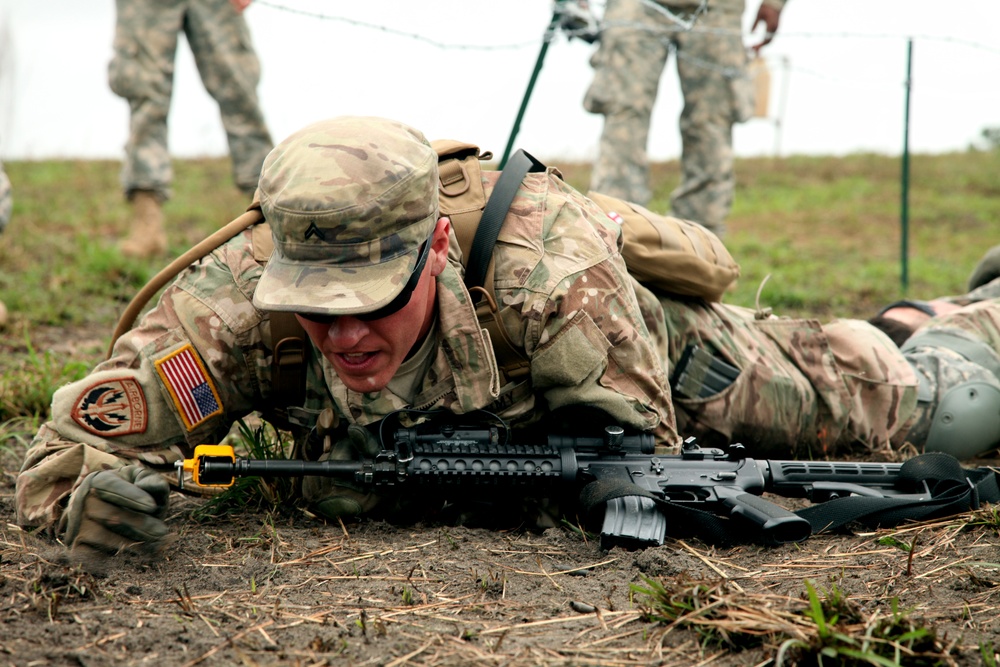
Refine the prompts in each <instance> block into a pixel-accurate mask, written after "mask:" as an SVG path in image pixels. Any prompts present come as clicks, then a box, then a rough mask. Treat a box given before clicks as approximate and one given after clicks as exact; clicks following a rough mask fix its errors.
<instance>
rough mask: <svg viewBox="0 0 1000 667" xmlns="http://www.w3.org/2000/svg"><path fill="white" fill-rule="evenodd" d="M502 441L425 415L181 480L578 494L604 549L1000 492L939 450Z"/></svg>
mask: <svg viewBox="0 0 1000 667" xmlns="http://www.w3.org/2000/svg"><path fill="white" fill-rule="evenodd" d="M384 423H385V422H383V426H384ZM504 436H505V434H504V433H503V429H501V428H499V427H498V426H495V425H485V426H484V425H482V424H479V425H474V426H456V425H451V424H445V425H433V424H432V425H427V424H421V425H418V426H416V427H414V428H404V427H399V428H395V429H393V430H392V437H391V438H387V437H385V436H384V435H383V436H382V437H381V438H380V439H381V442H382V450H381V451H380V452H379V453H378V454H377V455H376V456H375V457H374V458H372V459H366V460H352V461H331V460H326V461H301V460H288V459H264V460H261V459H246V458H237V457H236V455H235V453H234V450H233V448H232V447H229V446H227V445H200V446H198V447H196V448H195V451H194V456H193V458H191V459H186V460H184V461H178V462H177V463H176V464H175V465H176V468H177V476H178V483H179V485H181V486H182V487H183V481H184V473H185V472H188V473H190V474H191V477H192V481H193V482H194V483H195V484H196V485H200V486H219V487H227V486H230V485H232V484H233V482H234V481H235V479H236V478H237V477H247V476H261V477H289V476H304V475H318V476H329V477H339V478H341V479H343V480H345V481H349V482H351V483H353V484H356V485H363V486H371V487H374V489H376V490H380V489H381V490H383V491H385V490H390V489H398V490H404V489H410V490H412V489H413V488H414V487H416V488H421V489H424V490H425V491H426V490H428V487H431V488H433V489H435V490H438V491H440V490H452V491H455V490H459V491H476V492H477V493H479V492H483V493H487V492H493V493H497V494H501V495H502V497H504V498H506V499H508V500H509V497H510V495H511V494H513V493H520V494H525V495H527V494H534V495H539V496H549V497H551V496H553V495H556V494H558V495H562V494H565V493H566V491H568V490H578V491H580V493H579V502H580V504H581V505H582V506H583V507H584V508H586V509H588V510H591V511H594V510H597V511H599V510H600V509H601V508H603V511H604V513H603V521H602V524H601V529H600V530H601V533H600V534H601V546H602V547H603V548H605V549H609V548H611V547H613V546H623V547H627V548H636V547H639V548H641V547H645V546H651V545H660V544H663V542H664V539H665V537H666V536H667V534H668V532H669V533H670V534H671V535H678V534H685V535H697V536H702V537H704V536H707V541H710V542H732V541H740V540H743V539H750V540H753V541H756V540H763V541H764V542H765V543H767V544H784V543H790V542H800V541H802V540H805V539H806V538H808V537H809V536H810V535H812V534H814V533H815V532H819V531H821V530H824V529H833V528H837V527H842V526H844V525H847V524H849V523H851V522H855V521H857V522H861V523H868V524H869V525H879V524H883V525H884V524H891V523H899V522H901V521H903V520H907V519H921V518H930V517H932V516H943V515H947V514H957V513H960V512H962V511H968V510H971V509H978V507H979V502H980V500H987V501H991V502H994V501H996V500H997V499H998V498H1000V488H998V487H997V483H996V478H995V475H994V474H993V471H992V470H991V469H987V468H980V469H977V470H965V469H963V468H962V467H961V466H960V465H959V464H958V462H957V460H956V459H954V457H951V456H949V455H947V454H941V453H938V452H932V453H929V454H923V455H921V456H918V457H915V458H914V459H911V460H910V461H907V462H905V463H876V462H846V461H779V460H755V459H752V458H748V457H747V456H746V451H745V449H744V447H743V446H742V445H739V444H734V445H730V446H729V447H728V449H727V451H723V450H721V449H718V448H703V447H701V446H699V445H698V444H697V443H696V442H695V440H694V439H693V438H689V439H688V440H686V441H685V442H684V444H683V446H682V448H681V452H680V454H676V455H657V454H656V451H655V450H656V448H655V443H654V440H653V437H652V436H651V435H649V434H638V435H626V434H625V432H624V430H623V429H622V428H621V427H619V426H608V427H606V428H605V429H604V433H603V434H602V435H601V436H583V437H578V436H560V435H548V436H547V437H546V438H545V439H544V441H541V442H530V443H521V444H512V443H508V442H506V437H504ZM764 493H770V494H774V495H777V496H782V497H785V498H805V499H808V500H809V501H811V502H812V503H814V507H807V508H805V509H802V510H798V511H796V512H792V511H789V510H788V509H786V508H784V507H782V506H780V505H778V504H775V503H773V502H771V501H769V500H766V499H764V498H762V497H761V495H762V494H764ZM845 501H848V502H847V504H846V505H845V504H844V503H845ZM850 501H853V502H850ZM816 507H823V508H825V509H824V510H822V511H815V510H816ZM845 507H846V510H845ZM668 521H669V522H670V524H669V525H668Z"/></svg>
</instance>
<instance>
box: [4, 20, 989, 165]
mask: <svg viewBox="0 0 1000 667" xmlns="http://www.w3.org/2000/svg"><path fill="white" fill-rule="evenodd" d="M750 2H751V5H749V6H748V8H747V14H746V17H745V21H744V31H745V33H747V35H746V42H747V43H751V42H752V41H754V37H755V36H752V35H750V34H749V29H750V24H751V22H752V18H753V15H754V14H755V13H756V9H757V4H756V0H750ZM594 6H595V8H596V10H597V12H598V15H600V14H601V13H602V12H603V2H598V3H594ZM293 10H294V11H293ZM551 13H552V6H551V4H549V3H548V2H546V1H544V0H503V1H502V2H496V1H495V0H494V1H490V2H487V1H485V0H424V1H417V0H365V1H364V2H342V1H338V0H325V1H321V0H257V2H255V3H254V4H253V5H251V7H250V8H249V9H248V10H247V13H246V16H247V19H248V21H249V23H250V28H251V32H252V35H253V39H254V43H255V46H256V48H257V51H258V54H259V56H260V59H261V62H262V68H263V77H262V81H261V86H260V89H259V92H260V96H261V100H262V104H263V108H264V113H265V116H266V118H267V121H268V123H269V125H270V128H271V132H272V134H273V135H274V139H275V141H279V140H280V139H282V138H283V137H284V136H286V135H288V134H289V133H291V132H293V131H294V130H296V129H298V128H299V127H301V126H302V125H305V124H307V123H309V122H312V121H315V120H318V119H320V118H324V117H328V116H334V115H340V114H370V115H379V116H387V117H392V118H396V119H399V120H402V121H405V122H408V123H410V124H412V125H413V126H415V127H417V128H419V129H421V130H423V131H424V132H425V134H427V136H428V137H429V138H431V139H437V138H445V137H450V138H457V139H462V140H467V141H473V142H476V143H478V144H479V145H480V146H482V147H483V148H487V149H490V150H493V152H494V153H495V154H496V155H497V156H499V155H500V154H501V153H502V152H503V149H504V147H505V145H506V143H507V140H508V136H509V135H510V132H511V129H512V126H513V123H514V119H515V117H516V115H517V109H518V107H519V105H520V103H521V99H522V97H523V95H524V93H525V90H526V88H527V85H528V80H529V77H530V75H531V72H532V69H533V67H534V65H535V60H536V58H537V56H538V53H539V49H540V47H541V44H542V35H543V33H544V31H545V27H546V26H547V24H548V21H549V18H550V17H551ZM997 26H1000V1H998V0H953V1H952V2H947V3H942V2H930V1H929V0H837V1H833V0H789V3H788V5H787V7H786V8H785V11H784V12H783V13H782V17H781V27H780V30H779V33H778V36H777V37H776V39H775V41H774V42H773V43H772V44H771V45H770V46H769V47H767V48H766V49H765V50H764V52H763V53H764V55H765V56H766V57H767V59H768V62H769V65H770V69H771V75H772V87H771V104H770V118H768V119H754V120H751V121H750V122H748V123H746V124H744V125H742V126H738V127H737V129H736V133H735V146H736V151H737V153H738V154H739V155H742V156H751V155H776V154H780V155H789V154H832V155H838V154H839V155H842V154H846V153H851V152H859V151H864V152H877V153H885V154H890V155H896V154H899V153H901V151H902V147H903V137H904V111H905V80H906V63H907V39H908V38H912V40H913V59H912V68H913V69H912V72H913V77H912V83H913V85H912V93H911V111H910V118H911V125H910V130H909V134H910V150H911V151H913V152H944V151H953V150H965V149H966V148H967V147H968V146H969V145H970V144H976V143H978V142H979V140H980V133H981V131H982V129H983V128H984V127H987V126H1000V83H998V82H1000V40H998V38H997V35H998V32H997ZM113 29H114V2H112V1H111V0H0V158H3V159H8V160H10V159H44V158H52V157H67V158H112V159H114V158H119V157H120V156H121V151H122V146H123V144H124V142H125V138H126V132H127V126H128V110H127V105H126V103H125V102H124V101H123V100H121V99H119V98H117V97H115V96H114V95H113V94H112V93H111V92H110V91H109V90H108V86H107V79H106V71H107V62H108V60H109V59H110V57H111V42H112V36H113ZM472 46H474V47H476V48H469V47H472ZM593 49H594V47H593V46H591V45H588V44H585V43H583V42H581V41H579V40H567V38H566V36H565V35H564V34H559V35H558V36H557V37H556V38H555V40H554V41H553V42H552V43H551V45H550V47H549V49H548V53H547V55H546V58H545V61H544V65H543V67H542V70H541V73H540V75H539V77H538V81H537V83H536V86H535V88H534V91H533V93H532V96H531V100H530V104H529V106H528V108H527V113H526V115H525V118H524V120H523V122H522V125H521V131H520V134H519V135H518V140H517V142H516V145H517V146H519V147H523V148H525V149H526V150H528V151H529V152H531V153H533V154H534V155H536V156H537V157H539V158H541V159H549V160H552V159H558V158H562V159H592V158H593V157H594V155H595V150H596V144H597V138H598V135H599V133H600V127H601V119H600V117H595V116H592V115H590V114H588V113H586V112H585V111H584V110H583V108H582V104H581V103H582V100H583V96H584V93H585V91H586V88H587V85H588V84H589V82H590V77H591V69H590V67H589V64H588V59H589V57H590V54H591V53H592V51H593ZM679 97H680V96H679V92H678V84H677V78H676V74H675V73H674V69H673V63H670V64H669V65H668V67H667V70H666V73H665V74H664V80H663V82H662V84H661V88H660V97H659V100H658V103H657V109H656V112H655V120H654V124H653V127H652V134H651V140H650V154H651V156H652V157H653V159H669V158H674V157H677V155H678V153H679V148H680V147H679V140H678V136H677V115H678V113H679V111H680V103H679ZM779 121H780V122H779ZM170 144H171V146H170V148H171V151H172V152H173V154H174V155H176V156H187V157H190V156H217V155H225V154H226V146H225V138H224V135H223V132H222V127H221V123H220V121H219V118H218V111H217V108H216V106H215V104H214V102H213V101H212V100H211V98H209V97H208V95H207V94H206V93H205V92H204V89H203V87H202V85H201V82H200V80H199V79H198V75H197V72H196V70H195V69H194V64H193V60H192V58H191V56H190V52H189V51H188V48H187V45H186V44H185V43H182V45H181V47H180V49H179V53H178V69H177V75H176V82H175V92H174V99H173V107H172V111H171V117H170Z"/></svg>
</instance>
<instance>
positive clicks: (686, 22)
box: [254, 0, 1000, 55]
mask: <svg viewBox="0 0 1000 667" xmlns="http://www.w3.org/2000/svg"><path fill="white" fill-rule="evenodd" d="M640 1H641V2H643V3H644V4H646V5H648V6H650V7H651V8H653V9H655V10H656V11H657V12H659V13H661V14H663V15H664V16H665V17H667V18H668V20H670V21H671V22H672V23H673V24H674V25H673V26H650V25H648V24H642V23H635V22H616V21H612V22H605V21H598V25H599V27H600V29H601V30H604V29H608V28H631V29H634V30H642V31H647V32H659V33H663V34H666V35H672V34H675V33H677V32H694V33H700V34H715V35H736V34H739V35H740V36H742V37H744V38H750V37H752V35H751V34H750V33H747V32H745V31H743V30H730V29H725V28H709V27H703V26H700V25H698V23H697V18H698V17H699V16H700V15H701V13H703V11H704V7H705V6H706V2H702V3H701V5H699V7H698V8H697V9H696V10H694V11H693V12H691V13H690V14H689V15H687V16H689V17H690V18H685V17H682V16H679V15H677V14H675V13H673V12H670V11H669V10H668V9H666V8H665V7H663V6H662V5H660V4H658V3H656V2H653V1H652V0H640ZM706 1H707V0H706ZM254 4H255V5H261V6H264V7H268V8H270V9H273V10H275V11H280V12H287V13H289V14H297V15H300V16H306V17H310V18H315V19H320V20H324V21H335V22H339V23H345V24H348V25H353V26H356V27H360V28H365V29H369V30H376V31H378V32H384V33H386V34H390V35H395V36H397V37H404V38H407V39H412V40H414V41H419V42H423V43H425V44H428V45H431V46H434V47H436V48H440V49H460V50H478V51H498V50H517V49H523V48H529V47H536V46H538V40H537V39H531V40H524V41H520V42H512V43H508V44H478V43H477V44H462V43H446V42H442V41H438V40H434V39H431V38H429V37H426V36H424V35H421V34H419V33H415V32H407V31H404V30H397V29H395V28H391V27H389V26H386V25H380V24H376V23H370V22H367V21H360V20H357V19H351V18H347V17H344V16H334V15H330V14H325V13H322V12H313V11H308V10H303V9H299V8H297V7H290V6H288V5H284V4H280V3H277V2H271V1H269V0H255V2H254ZM585 32H586V31H585V30H580V29H567V28H559V27H557V28H555V29H552V30H545V31H544V32H543V34H542V39H543V40H545V41H550V40H552V39H554V37H555V36H556V34H559V33H562V34H564V35H565V36H566V37H567V38H576V37H581V36H582V35H583V34H585ZM776 36H777V37H780V38H782V39H817V38H828V39H877V40H888V39H894V40H908V39H913V40H920V41H933V42H943V43H951V44H956V45H959V46H965V47H968V48H972V49H978V50H981V51H984V52H987V53H992V54H995V55H1000V48H996V47H993V46H989V45H987V44H983V43H981V42H975V41H972V40H968V39H963V38H959V37H950V36H946V35H930V34H899V33H895V34H894V33H862V32H818V31H798V32H796V31H792V32H789V31H786V30H782V31H781V32H779V33H777V35H776Z"/></svg>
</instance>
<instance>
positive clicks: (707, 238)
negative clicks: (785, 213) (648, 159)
mask: <svg viewBox="0 0 1000 667" xmlns="http://www.w3.org/2000/svg"><path fill="white" fill-rule="evenodd" d="M587 197H589V198H590V199H591V200H593V201H594V203H596V204H597V205H598V206H600V207H601V209H603V210H604V212H605V213H607V214H608V215H609V216H611V217H612V218H614V219H616V220H617V219H619V218H620V221H621V225H622V238H623V245H622V256H623V257H624V258H625V264H626V265H627V266H628V271H629V273H630V274H632V276H634V277H635V279H636V280H638V281H639V282H640V283H642V284H644V285H646V286H647V287H651V288H655V289H658V290H660V291H663V292H668V293H670V294H679V295H682V296H697V297H701V298H703V299H705V300H707V301H720V300H721V299H722V295H723V293H725V291H726V290H727V289H729V288H730V287H731V286H732V285H733V284H734V283H735V282H736V279H737V278H739V276H740V267H739V265H738V264H737V263H736V261H735V260H734V259H733V256H732V255H730V254H729V251H728V250H727V249H726V246H725V245H723V243H722V240H721V239H719V237H718V236H716V235H715V234H713V233H712V232H711V231H709V230H708V229H706V228H705V227H703V226H701V225H699V224H697V223H694V222H690V221H688V220H681V219H680V218H673V217H670V216H666V215H658V214H656V213H653V212H652V211H650V210H649V209H647V208H644V207H642V206H640V205H638V204H633V203H631V202H627V201H625V200H623V199H617V198H615V197H609V196H607V195H602V194H600V193H598V192H589V193H587Z"/></svg>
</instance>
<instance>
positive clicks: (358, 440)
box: [302, 424, 382, 520]
mask: <svg viewBox="0 0 1000 667" xmlns="http://www.w3.org/2000/svg"><path fill="white" fill-rule="evenodd" d="M381 449H382V448H381V447H380V446H379V443H378V441H377V440H376V439H375V436H373V435H372V434H371V431H369V430H368V429H366V428H365V427H364V426H361V425H360V424H351V425H350V426H348V427H347V437H346V438H344V439H342V440H340V441H338V442H336V443H335V444H334V445H333V447H331V448H330V451H329V452H327V453H326V454H324V455H323V456H321V457H320V460H321V461H356V460H359V459H362V458H366V459H371V458H374V457H375V455H376V454H378V453H379V451H381ZM302 497H303V498H304V499H305V500H306V502H308V503H309V506H310V508H311V509H312V510H313V511H314V512H316V513H317V514H319V515H320V516H323V517H325V518H327V519H334V520H336V519H338V518H347V517H354V516H359V515H361V514H364V513H366V512H370V511H371V510H373V509H374V508H375V506H376V505H378V503H379V500H381V498H380V497H379V496H378V495H377V494H375V493H372V491H371V489H370V488H368V489H366V488H363V487H361V486H360V485H358V484H354V483H353V482H349V481H347V480H343V479H335V478H332V477H315V476H310V477H303V478H302Z"/></svg>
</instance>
